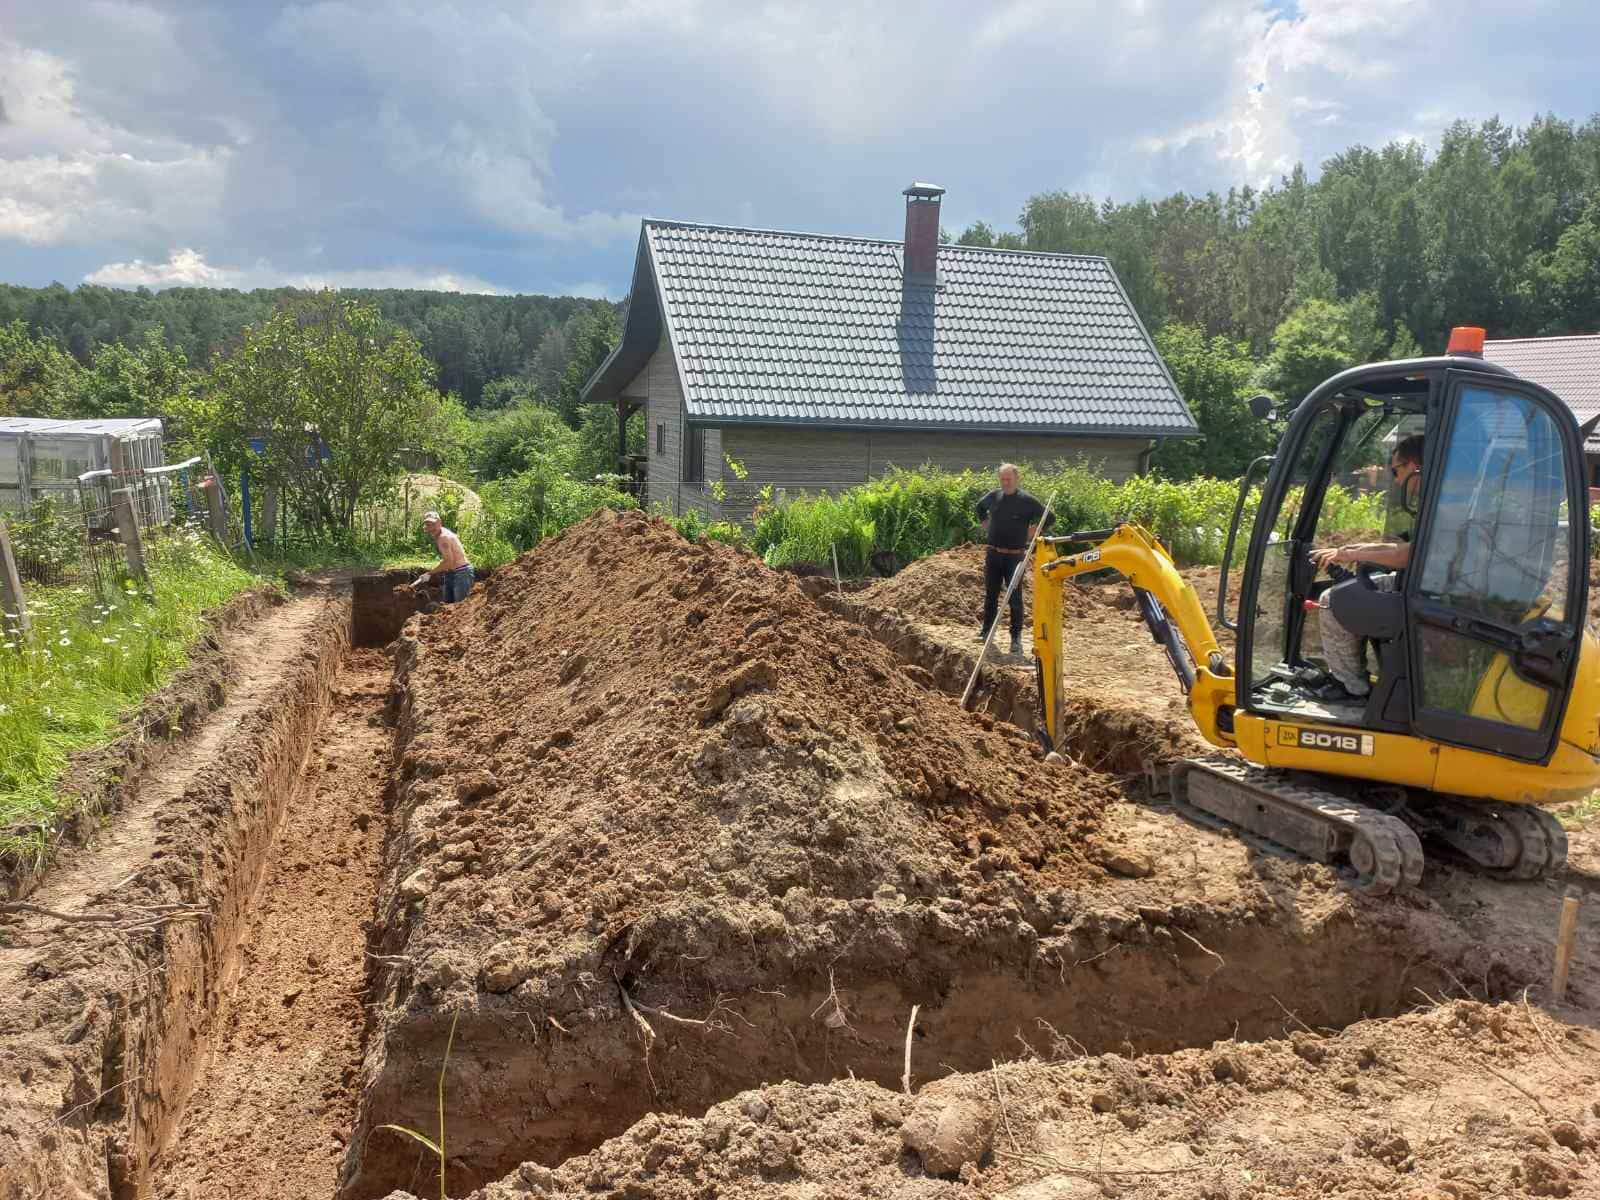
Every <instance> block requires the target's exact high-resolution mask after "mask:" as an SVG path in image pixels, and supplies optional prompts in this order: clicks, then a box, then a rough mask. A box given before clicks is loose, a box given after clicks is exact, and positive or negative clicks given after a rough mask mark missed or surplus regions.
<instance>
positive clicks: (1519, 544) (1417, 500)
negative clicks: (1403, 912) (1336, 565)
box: [1033, 329, 1600, 894]
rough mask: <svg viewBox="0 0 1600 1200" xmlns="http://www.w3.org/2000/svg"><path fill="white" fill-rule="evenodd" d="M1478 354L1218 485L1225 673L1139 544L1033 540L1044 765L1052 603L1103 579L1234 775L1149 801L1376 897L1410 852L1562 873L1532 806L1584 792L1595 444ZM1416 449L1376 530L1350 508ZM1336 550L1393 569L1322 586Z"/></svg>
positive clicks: (1059, 673) (1423, 372) (1161, 777)
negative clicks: (1249, 519) (1348, 688)
mask: <svg viewBox="0 0 1600 1200" xmlns="http://www.w3.org/2000/svg"><path fill="white" fill-rule="evenodd" d="M1482 348H1483V331H1482V330H1481V329H1458V330H1456V331H1455V333H1454V334H1452V336H1451V344H1450V348H1449V350H1448V351H1447V352H1446V353H1445V354H1444V355H1441V356H1439V357H1435V358H1416V359H1407V360H1404V361H1401V362H1388V363H1374V364H1370V365H1368V366H1363V367H1355V368H1353V369H1351V370H1349V371H1345V372H1343V373H1342V374H1339V375H1336V376H1334V377H1333V378H1332V379H1329V380H1328V381H1327V382H1326V383H1324V384H1322V385H1321V386H1320V387H1317V388H1316V389H1314V390H1313V391H1312V392H1311V394H1310V395H1308V396H1307V397H1306V398H1305V400H1303V401H1302V402H1301V403H1300V404H1299V405H1298V406H1297V407H1296V408H1295V410H1294V412H1293V413H1292V414H1291V415H1290V417H1289V419H1288V422H1287V426H1286V428H1285V430H1284V433H1283V437H1282V439H1281V441H1280V443H1279V445H1278V450H1277V453H1276V454H1274V455H1271V456H1268V457H1264V458H1261V459H1258V460H1257V461H1256V462H1255V463H1254V464H1252V466H1251V469H1250V470H1249V471H1248V472H1247V473H1246V475H1245V478H1244V479H1243V480H1242V481H1241V483H1240V488H1239V498H1238V502H1237V504H1236V506H1235V509H1234V514H1233V521H1232V524H1231V526H1230V528H1229V531H1228V539H1227V549H1226V551H1225V552H1224V556H1223V569H1222V576H1221V579H1220V581H1219V587H1218V598H1217V614H1216V615H1217V618H1218V620H1219V621H1220V622H1221V624H1223V625H1224V626H1226V627H1228V628H1231V629H1233V630H1234V632H1235V634H1236V645H1235V652H1234V656H1233V661H1232V662H1231V663H1230V661H1229V658H1228V654H1227V652H1226V651H1225V650H1224V649H1223V648H1222V646H1221V645H1220V644H1219V643H1218V641H1217V638H1216V632H1215V630H1214V629H1213V628H1212V626H1211V624H1210V622H1209V621H1208V620H1207V619H1206V614H1205V612H1204V610H1203V609H1202V606H1201V603H1200V599H1199V597H1198V595H1197V594H1196V592H1195V590H1194V588H1193V587H1192V586H1191V585H1190V583H1189V582H1188V581H1187V580H1186V579H1184V577H1183V576H1182V574H1181V573H1180V572H1179V571H1178V568H1177V564H1176V563H1175V562H1174V561H1173V559H1172V556H1171V554H1170V553H1168V552H1167V550H1166V548H1165V547H1164V546H1162V545H1161V543H1160V541H1159V540H1158V539H1157V538H1156V537H1155V536H1154V535H1152V534H1151V533H1150V532H1149V531H1148V530H1146V529H1144V528H1142V527H1141V526H1139V525H1138V524H1136V523H1134V522H1130V521H1123V522H1120V523H1119V524H1117V525H1116V526H1114V527H1113V528H1110V529H1095V530H1082V531H1078V532H1074V533H1069V534H1065V535H1059V536H1049V537H1041V538H1039V539H1038V541H1037V543H1036V546H1035V550H1034V630H1033V643H1034V655H1035V658H1036V660H1037V672H1038V685H1039V702H1040V713H1041V717H1042V722H1041V725H1042V728H1041V729H1040V735H1041V738H1042V740H1043V742H1044V744H1045V747H1046V748H1047V749H1050V748H1053V746H1054V744H1055V741H1054V739H1056V738H1058V737H1060V736H1061V735H1062V733H1063V730H1064V728H1065V723H1064V720H1063V715H1064V710H1063V697H1064V695H1065V691H1064V688H1065V683H1066V670H1067V667H1066V664H1067V663H1068V661H1069V658H1070V657H1071V656H1072V653H1073V651H1072V647H1071V646H1070V645H1069V644H1068V642H1067V640H1066V638H1065V636H1064V631H1065V625H1064V617H1063V607H1062V594H1063V588H1064V586H1065V585H1066V584H1067V582H1068V581H1069V580H1071V579H1073V578H1075V577H1078V576H1080V575H1086V574H1090V573H1094V572H1098V571H1104V570H1107V569H1109V570H1113V571H1116V572H1118V573H1119V574H1120V575H1122V576H1123V577H1124V578H1125V579H1126V580H1127V581H1128V583H1129V584H1130V585H1131V586H1132V588H1133V592H1134V596H1135V599H1136V600H1137V602H1138V612H1139V614H1140V617H1141V618H1142V619H1143V621H1144V623H1145V625H1146V626H1147V627H1148V629H1149V630H1150V633H1151V636H1152V637H1153V638H1154V640H1155V641H1156V643H1157V644H1158V645H1160V646H1161V647H1162V648H1163V650H1164V651H1165V653H1166V655H1167V658H1168V661H1169V662H1170V663H1171V664H1172V667H1173V670H1174V672H1175V673H1176V675H1177V678H1178V683H1179V686H1180V687H1182V689H1183V691H1184V693H1185V695H1186V696H1187V698H1188V705H1189V713H1190V715H1191V716H1192V717H1193V719H1194V722H1195V726H1196V728H1197V730H1198V731H1199V732H1200V734H1201V736H1202V737H1204V738H1205V739H1206V741H1208V742H1210V743H1211V744H1212V745H1213V746H1216V747H1219V748H1221V749H1223V750H1226V751H1231V752H1232V753H1226V754H1221V755H1210V756H1206V757H1203V758H1185V759H1180V760H1178V761H1176V762H1164V761H1160V760H1158V761H1156V762H1155V763H1154V764H1152V765H1150V767H1149V773H1150V785H1151V790H1152V791H1153V792H1156V793H1164V794H1167V795H1170V796H1171V797H1172V800H1173V802H1174V803H1175V804H1176V805H1178V806H1179V807H1180V809H1181V810H1183V811H1186V812H1189V813H1191V814H1196V815H1199V816H1200V817H1203V818H1204V819H1205V820H1208V821H1220V822H1222V823H1224V824H1227V825H1230V826H1233V827H1235V828H1237V829H1240V830H1243V831H1245V832H1247V833H1249V834H1251V835H1253V836H1256V837H1260V838H1263V839H1265V840H1266V841H1267V842H1270V843H1271V844H1273V845H1275V846H1278V847H1281V848H1287V849H1291V850H1293V851H1295V852H1296V853H1300V854H1304V855H1306V856H1307V857H1309V858H1313V859H1316V860H1317V861H1319V862H1326V863H1331V864H1336V865H1338V866H1340V867H1343V868H1346V869H1349V870H1351V871H1353V872H1354V875H1355V881H1356V886H1357V887H1359V888H1361V889H1363V890H1365V891H1367V892H1369V893H1372V894H1382V893H1385V892H1390V891H1394V890H1396V889H1399V888H1404V887H1410V886H1414V885H1415V884H1416V883H1417V882H1418V881H1419V880H1420V879H1421V878H1422V871H1423V862H1424V858H1423V852H1422V846H1421V841H1420V838H1422V837H1426V838H1429V839H1430V840H1432V841H1434V842H1437V843H1440V844H1442V845H1443V846H1445V847H1447V848H1448V851H1449V852H1450V853H1451V854H1453V855H1455V856H1457V857H1459V858H1461V859H1464V860H1465V861H1467V862H1469V863H1471V864H1473V865H1474V866H1476V867H1477V868H1479V869H1482V870H1486V871H1489V872H1491V873H1494V874H1496V875H1499V876H1501V877H1504V878H1509V879H1533V878H1537V877H1539V876H1541V875H1545V874H1548V873H1550V872H1552V871H1555V870H1559V869H1560V867H1561V865H1562V863H1564V862H1565V861H1566V854H1567V841H1566V834H1565V832H1564V831H1563V830H1562V827H1561V823H1560V822H1559V821H1558V820H1556V819H1555V817H1554V816H1552V815H1551V814H1550V813H1548V812H1546V811H1544V810H1543V809H1542V808H1540V807H1538V806H1540V805H1543V804H1547V803H1550V802H1551V801H1554V800H1558V799H1564V798H1568V797H1576V796H1581V795H1584V794H1587V793H1588V792H1589V791H1590V790H1591V789H1594V788H1596V787H1600V643H1597V642H1596V641H1595V640H1594V638H1593V637H1592V636H1591V635H1589V634H1588V633H1587V631H1586V629H1585V625H1586V621H1585V616H1586V613H1587V603H1588V586H1589V577H1588V565H1589V540H1590V534H1589V510H1588V503H1587V501H1588V491H1587V488H1586V486H1585V484H1586V480H1585V474H1584V462H1583V446H1584V442H1585V439H1586V438H1587V436H1588V434H1589V432H1590V431H1591V426H1585V427H1584V428H1581V429H1580V428H1579V426H1578V423H1577V421H1576V420H1575V419H1574V417H1573V415H1572V412H1571V410H1570V409H1569V408H1567V406H1566V405H1565V404H1563V403H1562V402H1561V401H1560V400H1559V399H1557V398H1556V397H1555V396H1554V395H1552V394H1551V393H1550V392H1548V391H1546V390H1545V389H1544V388H1541V387H1538V386H1536V385H1534V384H1532V383H1529V382H1528V381H1526V380H1523V379H1520V378H1518V377H1517V376H1515V375H1513V374H1512V373H1511V372H1509V371H1507V370H1506V369H1505V368H1503V367H1499V366H1496V365H1495V364H1494V363H1490V362H1485V361H1483V358H1482V353H1481V352H1482ZM1262 399H1265V398H1262ZM1265 406H1266V407H1267V408H1270V407H1271V401H1270V400H1266V401H1265ZM1257 415H1258V416H1262V415H1267V414H1265V413H1262V412H1260V411H1258V413H1257ZM1419 434H1420V435H1421V459H1422V465H1421V473H1420V476H1419V477H1418V478H1419V482H1418V483H1417V484H1416V485H1415V486H1413V487H1407V488H1405V489H1404V490H1403V491H1402V492H1400V494H1398V495H1395V496H1393V497H1392V499H1391V503H1389V504H1388V505H1387V506H1386V507H1379V506H1378V505H1376V504H1374V502H1373V500H1372V495H1371V488H1370V486H1365V485H1370V484H1372V483H1373V482H1375V481H1376V480H1378V479H1381V478H1383V477H1384V476H1386V475H1388V474H1389V471H1390V464H1391V460H1393V461H1395V462H1396V463H1400V462H1402V461H1403V462H1405V463H1409V462H1410V456H1411V455H1412V454H1413V453H1414V452H1415V451H1416V447H1417V443H1416V436H1417V435H1419ZM1402 447H1403V449H1404V453H1403V454H1401V455H1399V456H1397V455H1396V451H1398V450H1401V449H1402ZM1405 474H1406V476H1407V477H1408V478H1409V476H1410V472H1409V471H1406V472H1405ZM1363 476H1364V477H1365V479H1364V481H1363V486H1357V481H1358V480H1361V479H1362V477H1363ZM1363 497H1365V498H1363ZM1252 502H1254V509H1255V520H1254V524H1253V526H1252V527H1251V531H1250V537H1249V544H1248V546H1247V547H1245V548H1243V550H1242V553H1241V548H1240V545H1239V531H1240V528H1241V526H1242V525H1243V524H1244V516H1245V513H1246V512H1247V511H1248V510H1249V509H1250V508H1251V507H1252ZM1352 525H1355V526H1357V527H1358V528H1357V530H1355V531H1352V529H1351V526H1352ZM1363 526H1365V527H1367V528H1360V527H1363ZM1339 540H1345V541H1349V540H1354V541H1356V542H1377V543H1384V544H1386V546H1387V549H1384V550H1381V551H1379V552H1378V553H1379V555H1380V557H1382V558H1385V559H1387V560H1389V562H1390V564H1391V566H1392V567H1393V568H1395V569H1393V570H1386V571H1380V570H1377V569H1375V568H1374V566H1373V562H1372V560H1370V559H1369V560H1367V561H1366V562H1361V561H1358V562H1357V564H1356V568H1355V570H1354V572H1352V573H1350V574H1349V575H1348V576H1343V577H1340V578H1334V579H1326V578H1321V577H1320V575H1321V572H1319V570H1318V567H1317V564H1316V562H1315V561H1314V560H1313V559H1312V556H1311V552H1312V551H1313V550H1314V549H1317V548H1320V547H1325V546H1329V545H1335V544H1337V543H1338V541H1339ZM1402 543H1403V544H1404V545H1405V546H1407V547H1409V549H1408V550H1406V551H1404V552H1402V551H1401V549H1400V546H1401V544H1402ZM1365 553H1372V551H1371V550H1370V548H1369V550H1368V551H1366V552H1365ZM1355 557H1356V558H1357V559H1358V560H1359V559H1360V557H1361V555H1360V553H1358V554H1357V555H1355ZM1240 559H1242V568H1243V569H1242V572H1241V573H1239V574H1238V579H1237V582H1238V585H1239V586H1238V608H1237V619H1234V618H1233V617H1231V616H1230V612H1231V610H1232V607H1233V606H1232V603H1231V601H1230V588H1229V581H1230V575H1231V574H1232V571H1230V568H1235V569H1236V568H1237V567H1238V566H1239V560H1240ZM1334 622H1336V623H1337V625H1338V627H1339V628H1338V630H1334V626H1333V624H1332V623H1334ZM1330 638H1331V639H1333V640H1334V641H1336V642H1338V644H1339V645H1340V646H1341V647H1342V648H1343V649H1342V652H1341V656H1340V664H1341V670H1342V671H1344V672H1345V673H1346V674H1349V673H1350V668H1351V663H1350V657H1352V656H1353V652H1352V650H1351V639H1352V638H1356V639H1359V642H1360V644H1361V645H1363V646H1364V647H1365V648H1364V649H1363V650H1362V651H1361V654H1362V656H1366V662H1367V663H1368V672H1367V674H1368V679H1369V680H1370V683H1371V690H1370V691H1369V692H1367V693H1366V694H1365V695H1362V696H1360V697H1359V698H1357V697H1354V696H1352V695H1351V694H1349V693H1346V692H1343V691H1342V690H1340V689H1330V688H1327V687H1325V686H1317V685H1318V682H1319V681H1321V683H1322V684H1326V680H1327V674H1328V665H1329V647H1328V646H1327V645H1325V644H1324V643H1325V642H1327V641H1329V639H1330ZM1355 674H1357V675H1359V674H1360V671H1359V670H1358V671H1356V672H1355ZM1334 696H1338V697H1340V698H1338V699H1331V698H1330V697H1334Z"/></svg>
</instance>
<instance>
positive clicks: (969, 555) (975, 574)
mask: <svg viewBox="0 0 1600 1200" xmlns="http://www.w3.org/2000/svg"><path fill="white" fill-rule="evenodd" d="M984 553H985V551H984V547H982V546H976V545H971V544H968V545H964V546H957V547H955V548H954V549H953V550H944V551H941V552H940V553H938V554H931V555H929V556H928V557H927V558H920V559H918V560H917V561H916V562H914V563H912V564H911V565H910V566H908V567H906V568H904V569H903V570H901V571H899V572H897V573H895V574H894V575H891V576H890V577H889V578H888V579H880V580H877V581H875V582H874V583H873V584H872V585H871V586H870V587H868V588H867V589H866V590H865V591H863V592H860V593H858V595H857V599H859V600H860V601H861V602H862V603H863V604H866V605H868V606H870V607H873V608H887V609H894V610H895V611H897V612H902V613H904V614H905V615H906V616H908V617H910V618H911V619H912V620H914V621H923V622H927V623H928V624H932V625H960V626H965V627H966V628H969V629H971V630H973V631H974V632H976V631H977V629H978V626H979V625H980V624H981V622H982V618H983V560H984ZM1017 586H1018V587H1020V588H1022V596H1023V605H1024V613H1025V614H1026V620H1027V621H1028V622H1030V623H1031V622H1032V620H1033V571H1032V569H1031V565H1030V564H1027V563H1025V564H1024V565H1023V572H1022V582H1021V583H1020V584H1018V585H1017ZM1093 593H1094V589H1093V588H1092V587H1084V586H1076V585H1074V586H1072V587H1069V588H1068V589H1067V590H1066V595H1065V598H1064V599H1063V602H1062V603H1063V606H1064V607H1065V608H1066V611H1067V615H1068V616H1078V615H1081V614H1082V613H1085V612H1087V611H1088V610H1089V609H1091V608H1092V607H1094V606H1096V604H1097V602H1098V601H1099V597H1098V596H1096V595H1094V594H1093Z"/></svg>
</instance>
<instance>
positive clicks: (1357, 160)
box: [957, 115, 1600, 357]
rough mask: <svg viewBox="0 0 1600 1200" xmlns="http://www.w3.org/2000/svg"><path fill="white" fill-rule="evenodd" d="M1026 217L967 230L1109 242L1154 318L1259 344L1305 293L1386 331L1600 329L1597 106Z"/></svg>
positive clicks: (1262, 348)
mask: <svg viewBox="0 0 1600 1200" xmlns="http://www.w3.org/2000/svg"><path fill="white" fill-rule="evenodd" d="M1017 226H1018V227H1017V229H1015V230H1013V231H1009V232H1000V231H997V230H996V229H995V228H994V227H992V226H990V225H988V224H986V223H984V222H981V221H980V222H977V223H975V224H974V225H972V226H971V227H970V228H968V229H967V230H965V231H964V232H963V233H962V234H961V235H960V237H959V238H957V240H958V241H959V242H962V243H964V244H967V245H977V246H1002V247H1009V248H1012V249H1019V250H1051V251H1066V252H1075V253H1082V254H1101V255H1105V256H1106V257H1107V258H1109V259H1110V260H1111V262H1112V264H1113V265H1114V266H1115V267H1116V269H1117V274H1118V275H1119V276H1120V277H1121V279H1122V282H1123V285H1124V286H1125V287H1126V288H1127V290H1128V294H1129V296H1130V297H1131V299H1132V300H1133V302H1134V304H1135V306H1136V307H1137V308H1138V310H1139V313H1140V315H1141V316H1142V317H1143V318H1144V320H1145V323H1146V324H1147V325H1149V326H1150V327H1151V328H1156V327H1158V326H1161V325H1164V324H1166V323H1167V322H1169V321H1178V322H1182V323H1184V324H1187V325H1192V326H1195V327H1197V328H1199V329H1200V330H1202V331H1203V332H1205V333H1206V334H1207V335H1217V334H1221V335H1224V336H1227V337H1230V338H1234V339H1238V340H1240V341H1243V342H1245V343H1246V344H1247V345H1248V346H1249V348H1250V350H1251V352H1252V353H1253V354H1254V355H1256V356H1257V357H1261V356H1264V355H1266V354H1268V353H1269V352H1270V351H1271V348H1272V339H1273V335H1274V334H1275V333H1276V332H1277V330H1278V326H1279V324H1280V323H1281V322H1282V321H1283V320H1284V319H1285V318H1287V317H1288V316H1289V314H1290V313H1291V311H1292V310H1293V309H1294V308H1295V307H1296V306H1297V305H1298V304H1300V303H1301V302H1303V301H1306V300H1312V299H1317V300H1323V301H1328V302H1333V303H1342V304H1356V305H1359V306H1360V307H1361V308H1362V309H1363V310H1364V311H1363V313H1362V316H1363V317H1364V318H1365V320H1366V322H1367V324H1368V325H1369V326H1370V327H1371V328H1372V330H1373V336H1374V338H1381V339H1382V340H1384V341H1387V342H1392V341H1393V340H1394V339H1395V338H1396V337H1397V336H1400V335H1401V334H1404V344H1406V345H1412V344H1416V345H1421V346H1423V347H1426V348H1430V349H1437V348H1439V347H1441V346H1442V345H1443V342H1444V338H1445V336H1446V333H1447V331H1448V330H1449V328H1450V327H1451V326H1452V325H1459V324H1471V325H1482V326H1485V327H1486V328H1488V329H1489V331H1490V335H1491V336H1494V337H1518V336H1533V335H1542V334H1560V333H1571V332H1594V331H1595V330H1596V328H1597V327H1600V115H1596V116H1593V117H1590V118H1589V120H1588V121H1587V122H1585V123H1583V124H1578V123H1575V122H1573V121H1568V120H1563V119H1561V118H1559V117H1556V116H1553V115H1549V116H1543V117H1540V118H1538V119H1536V120H1534V121H1533V122H1532V123H1530V124H1529V125H1527V126H1526V127H1524V128H1521V129H1515V128H1512V127H1511V126H1508V125H1506V124H1504V123H1502V122H1501V121H1500V120H1498V119H1491V120H1488V121H1485V122H1483V123H1481V124H1471V123H1468V122H1465V121H1458V122H1456V123H1454V124H1452V125H1451V126H1449V127H1448V128H1447V129H1446V130H1445V131H1444V135H1443V137H1442V139H1441V141H1440V145H1439V149H1438V151H1437V153H1434V154H1432V155H1430V154H1428V153H1427V152H1426V150H1425V149H1424V148H1423V146H1422V145H1420V144H1419V143H1416V142H1394V143H1391V144H1390V145H1387V146H1384V147H1383V148H1381V149H1376V150H1375V149H1371V148H1369V147H1366V146H1352V147H1351V148H1349V149H1348V150H1345V151H1344V152H1343V153H1341V154H1337V155H1335V156H1334V157H1332V158H1330V159H1328V160H1327V161H1326V162H1324V163H1323V164H1322V171H1321V174H1320V175H1319V176H1318V177H1317V178H1316V179H1315V180H1312V179H1311V178H1310V177H1309V175H1308V174H1307V172H1306V171H1305V169H1304V168H1303V167H1296V168H1295V170H1294V171H1293V173H1292V174H1290V175H1289V176H1288V177H1286V178H1284V179H1283V180H1282V181H1281V182H1280V183H1279V184H1278V185H1276V186H1274V187H1270V188H1267V189H1264V190H1260V191H1257V190H1254V189H1252V188H1249V187H1241V188H1232V189H1229V191H1228V192H1227V193H1226V194H1219V193H1216V192H1212V193H1209V194H1207V195H1204V196H1197V195H1189V194H1187V193H1183V192H1178V193H1175V194H1173V195H1171V196H1167V197H1166V198H1164V199H1160V200H1145V199H1140V200H1135V201H1133V202H1131V203H1116V202H1113V201H1110V200H1106V201H1097V200H1095V199H1094V198H1092V197H1089V196H1085V195H1078V194H1072V193H1066V192H1045V193H1041V194H1039V195H1036V196H1033V197H1032V198H1030V199H1029V200H1028V201H1027V203H1026V204H1025V205H1024V207H1023V210H1022V213H1021V215H1020V217H1019V218H1018V220H1017Z"/></svg>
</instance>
